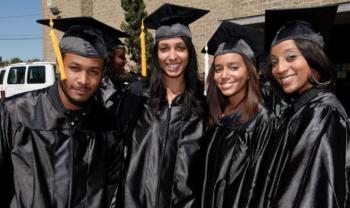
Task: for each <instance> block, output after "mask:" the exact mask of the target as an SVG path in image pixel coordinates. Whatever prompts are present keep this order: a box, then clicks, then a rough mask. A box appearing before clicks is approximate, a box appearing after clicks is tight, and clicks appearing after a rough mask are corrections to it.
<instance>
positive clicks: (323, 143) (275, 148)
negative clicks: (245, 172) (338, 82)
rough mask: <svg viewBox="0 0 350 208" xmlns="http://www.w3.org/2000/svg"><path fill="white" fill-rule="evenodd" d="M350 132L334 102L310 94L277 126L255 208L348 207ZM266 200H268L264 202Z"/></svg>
mask: <svg viewBox="0 0 350 208" xmlns="http://www.w3.org/2000/svg"><path fill="white" fill-rule="evenodd" d="M349 135H350V126H349V120H348V117H347V115H346V113H345V111H344V109H343V107H342V106H341V104H340V103H339V101H338V100H337V98H336V97H335V95H334V94H333V93H331V92H329V91H328V90H327V89H324V88H312V89H311V90H309V91H307V92H305V93H304V94H303V95H301V96H300V97H298V98H296V100H295V102H294V105H293V106H292V107H291V108H289V109H288V110H286V111H285V113H284V115H283V117H282V120H281V121H280V122H279V127H278V128H277V132H276V136H275V137H274V141H273V143H272V145H271V147H270V149H271V151H270V154H268V156H267V157H266V158H265V159H263V160H264V161H265V164H266V169H265V173H266V176H265V178H266V180H264V181H260V182H259V184H258V185H257V187H259V189H258V190H259V192H258V193H257V194H256V197H257V198H259V200H260V201H259V200H256V201H255V203H254V204H252V206H251V207H264V208H265V207H276V208H277V207H281V208H292V207H293V208H294V207H303V208H304V207H305V208H320V207H327V208H333V207H334V208H340V207H350V201H349V200H350V183H349V181H350V138H349ZM261 196H264V197H261Z"/></svg>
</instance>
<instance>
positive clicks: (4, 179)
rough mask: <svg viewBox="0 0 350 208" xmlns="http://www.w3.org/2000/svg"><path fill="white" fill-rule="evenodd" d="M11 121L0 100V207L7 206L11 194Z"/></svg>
mask: <svg viewBox="0 0 350 208" xmlns="http://www.w3.org/2000/svg"><path fill="white" fill-rule="evenodd" d="M10 125H11V122H10V119H9V115H8V113H6V111H5V110H4V103H3V102H0V207H9V206H10V203H11V200H12V195H13V171H12V165H11V157H10V154H11V149H10V142H9V138H10V137H9V136H10V135H11V134H10V133H9V131H10V127H11V126H10Z"/></svg>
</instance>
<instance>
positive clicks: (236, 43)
mask: <svg viewBox="0 0 350 208" xmlns="http://www.w3.org/2000/svg"><path fill="white" fill-rule="evenodd" d="M207 45H208V54H210V55H214V56H217V55H222V54H226V53H239V54H242V55H245V56H246V57H247V58H248V59H249V60H250V61H251V62H252V63H255V60H256V58H257V56H259V55H260V54H262V53H263V52H264V34H263V33H262V32H260V31H258V30H255V29H253V28H250V27H247V26H243V25H239V24H236V23H233V22H228V21H224V22H222V23H221V25H220V26H219V28H218V29H217V30H216V32H215V33H214V35H213V36H212V37H211V38H210V40H209V41H208V44H207ZM201 52H202V53H204V52H205V50H204V48H203V50H202V51H201Z"/></svg>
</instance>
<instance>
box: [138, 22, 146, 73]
mask: <svg viewBox="0 0 350 208" xmlns="http://www.w3.org/2000/svg"><path fill="white" fill-rule="evenodd" d="M143 30H144V26H143V19H142V24H141V34H140V39H141V74H142V76H143V77H146V76H147V62H146V40H145V33H144V31H143Z"/></svg>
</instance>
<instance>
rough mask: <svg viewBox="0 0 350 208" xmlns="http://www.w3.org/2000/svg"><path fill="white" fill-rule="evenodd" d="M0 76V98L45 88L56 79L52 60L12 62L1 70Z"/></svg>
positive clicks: (56, 74)
mask: <svg viewBox="0 0 350 208" xmlns="http://www.w3.org/2000/svg"><path fill="white" fill-rule="evenodd" d="M3 71H5V72H3ZM1 73H3V75H1ZM0 76H3V79H2V86H0V96H1V97H0V98H4V97H10V96H12V95H16V94H19V93H23V92H28V91H32V90H37V89H41V88H45V87H48V86H50V85H52V84H53V83H54V82H55V80H57V79H58V73H57V72H56V65H55V63H54V62H33V63H19V64H12V65H10V66H8V67H7V68H6V69H5V70H2V71H1V72H0ZM0 78H1V77H0ZM0 82H1V79H0Z"/></svg>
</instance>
